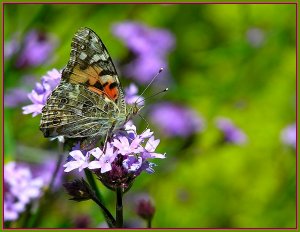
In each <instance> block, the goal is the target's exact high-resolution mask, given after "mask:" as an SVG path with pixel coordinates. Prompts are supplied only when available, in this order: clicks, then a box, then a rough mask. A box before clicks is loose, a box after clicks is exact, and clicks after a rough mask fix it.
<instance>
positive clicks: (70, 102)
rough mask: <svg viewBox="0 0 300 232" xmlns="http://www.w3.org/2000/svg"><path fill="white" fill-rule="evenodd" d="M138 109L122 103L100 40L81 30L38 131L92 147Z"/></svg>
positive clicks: (93, 33)
mask: <svg viewBox="0 0 300 232" xmlns="http://www.w3.org/2000/svg"><path fill="white" fill-rule="evenodd" d="M140 108H141V107H140V106H138V105H137V104H133V105H129V104H126V103H125V99H124V92H123V89H122V86H121V83H120V81H119V77H118V74H117V71H116V68H115V66H114V64H113V62H112V59H111V57H110V55H109V53H108V51H107V49H106V47H105V46H104V44H103V42H102V41H101V39H100V38H99V36H98V35H97V34H96V33H95V32H94V31H92V30H91V29H89V28H80V29H79V30H78V31H77V32H76V33H75V35H74V37H73V39H72V43H71V53H70V60H69V62H68V64H67V66H66V67H65V68H64V69H63V71H62V78H61V82H60V84H59V85H58V86H57V87H56V89H55V90H54V91H53V92H52V93H51V95H50V97H49V98H48V100H47V103H46V105H45V106H44V107H43V109H42V117H41V122H40V130H41V131H42V132H43V134H44V137H50V138H55V137H58V136H64V137H65V138H76V139H79V140H81V141H84V143H85V144H93V142H94V141H96V140H98V139H99V138H101V137H107V136H109V135H111V134H112V133H113V132H114V131H116V130H119V129H120V128H122V127H123V125H124V124H125V123H126V122H127V121H128V120H130V119H131V118H132V117H133V116H134V115H136V114H137V113H138V111H139V110H140Z"/></svg>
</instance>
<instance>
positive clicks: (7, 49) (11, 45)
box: [4, 35, 20, 58]
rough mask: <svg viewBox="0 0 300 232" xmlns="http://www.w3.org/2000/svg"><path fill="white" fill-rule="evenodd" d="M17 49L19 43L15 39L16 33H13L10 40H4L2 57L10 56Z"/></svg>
mask: <svg viewBox="0 0 300 232" xmlns="http://www.w3.org/2000/svg"><path fill="white" fill-rule="evenodd" d="M19 49H20V43H19V41H18V40H17V39H16V35H15V36H13V38H12V39H11V40H10V41H8V42H5V44H4V57H5V58H10V57H12V56H13V55H15V54H16V53H17V52H18V50H19Z"/></svg>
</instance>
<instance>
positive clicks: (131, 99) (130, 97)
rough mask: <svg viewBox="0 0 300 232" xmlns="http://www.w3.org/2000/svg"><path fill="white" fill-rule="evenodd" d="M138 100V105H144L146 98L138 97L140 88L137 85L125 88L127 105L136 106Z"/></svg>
mask: <svg viewBox="0 0 300 232" xmlns="http://www.w3.org/2000/svg"><path fill="white" fill-rule="evenodd" d="M137 100H138V102H137V103H138V105H143V103H144V102H143V100H144V98H143V97H141V96H139V95H138V88H137V86H136V85H135V84H130V85H129V86H128V87H127V88H125V102H126V103H127V104H130V105H132V104H134V103H136V101H137Z"/></svg>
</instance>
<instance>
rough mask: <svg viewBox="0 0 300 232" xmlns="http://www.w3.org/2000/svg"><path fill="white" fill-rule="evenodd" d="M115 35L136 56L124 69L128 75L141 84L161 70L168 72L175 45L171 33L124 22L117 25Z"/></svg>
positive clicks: (114, 30)
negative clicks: (170, 54)
mask: <svg viewBox="0 0 300 232" xmlns="http://www.w3.org/2000/svg"><path fill="white" fill-rule="evenodd" d="M113 33H114V34H115V35H116V36H117V37H119V38H120V39H121V40H123V42H124V43H125V44H126V45H127V47H128V48H129V50H130V51H131V52H132V53H133V55H134V56H135V58H134V60H133V61H132V62H131V63H129V64H127V65H126V66H125V67H124V72H125V74H126V75H128V76H130V77H132V78H134V79H135V80H137V81H138V82H140V83H147V82H149V81H150V80H151V79H152V77H153V76H154V75H155V74H156V73H157V72H158V70H159V69H160V68H164V69H165V70H167V62H166V57H167V55H168V53H169V52H170V51H171V50H172V49H173V47H174V44H175V39H174V37H173V35H172V34H171V33H170V32H168V31H167V30H161V29H153V28H149V27H147V26H145V25H142V24H139V23H136V22H124V23H119V24H115V25H114V26H113Z"/></svg>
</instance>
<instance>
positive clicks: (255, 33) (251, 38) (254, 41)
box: [246, 28, 265, 47]
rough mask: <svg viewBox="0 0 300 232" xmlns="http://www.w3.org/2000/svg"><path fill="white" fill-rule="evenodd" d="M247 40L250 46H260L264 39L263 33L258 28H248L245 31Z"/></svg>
mask: <svg viewBox="0 0 300 232" xmlns="http://www.w3.org/2000/svg"><path fill="white" fill-rule="evenodd" d="M246 36H247V40H248V42H249V44H250V45H251V46H252V47H260V46H261V45H262V44H263V43H264V40H265V33H264V31H263V30H262V29H260V28H250V29H248V30H247V32H246Z"/></svg>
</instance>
